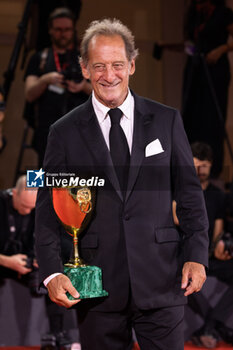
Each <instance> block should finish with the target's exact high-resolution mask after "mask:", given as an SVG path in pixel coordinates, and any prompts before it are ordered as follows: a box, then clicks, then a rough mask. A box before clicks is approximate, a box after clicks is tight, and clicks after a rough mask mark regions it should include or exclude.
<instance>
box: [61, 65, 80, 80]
mask: <svg viewBox="0 0 233 350" xmlns="http://www.w3.org/2000/svg"><path fill="white" fill-rule="evenodd" d="M61 73H62V75H63V76H64V79H65V80H73V81H74V82H75V83H80V82H81V81H82V80H83V75H82V72H81V69H80V68H78V67H77V66H73V67H72V66H68V67H67V69H66V70H63V71H62V72H61Z"/></svg>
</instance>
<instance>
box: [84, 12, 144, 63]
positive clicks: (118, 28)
mask: <svg viewBox="0 0 233 350" xmlns="http://www.w3.org/2000/svg"><path fill="white" fill-rule="evenodd" d="M99 35H104V36H114V35H119V36H120V37H121V38H122V39H123V41H124V43H125V50H126V56H127V58H128V60H129V61H131V60H132V59H135V58H136V57H137V55H138V49H135V43H134V36H133V34H132V32H131V31H130V30H129V28H127V27H126V26H125V25H124V24H123V23H122V22H121V21H120V20H118V19H116V18H113V19H110V18H106V19H103V20H99V21H93V22H91V23H90V25H89V27H88V28H87V29H86V31H85V33H84V36H83V39H82V42H81V46H80V54H81V57H80V61H81V62H82V63H83V64H84V65H87V63H88V47H89V43H90V41H91V39H92V38H93V37H95V36H99Z"/></svg>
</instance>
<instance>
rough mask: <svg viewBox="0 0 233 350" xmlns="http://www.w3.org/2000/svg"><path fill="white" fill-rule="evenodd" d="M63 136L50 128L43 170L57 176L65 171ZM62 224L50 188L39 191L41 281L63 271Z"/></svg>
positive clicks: (37, 229) (37, 228)
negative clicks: (55, 173)
mask: <svg viewBox="0 0 233 350" xmlns="http://www.w3.org/2000/svg"><path fill="white" fill-rule="evenodd" d="M60 139H61V138H60V137H59V135H58V134H57V132H56V131H55V128H53V127H52V128H51V130H50V134H49V138H48V144H47V148H46V154H45V159H44V165H43V170H44V171H46V172H50V173H54V172H60V171H63V170H64V169H65V154H64V148H63V145H62V143H61V142H60ZM60 232H61V224H60V223H59V221H58V219H57V217H56V214H55V212H54V209H53V206H52V199H51V193H50V189H49V188H48V187H47V188H46V186H45V187H43V188H40V189H39V191H38V196H37V203H36V219H35V239H36V254H37V259H38V264H39V273H40V282H42V281H43V280H44V279H45V278H46V277H48V276H50V275H51V274H53V273H56V272H63V265H62V260H61V247H60Z"/></svg>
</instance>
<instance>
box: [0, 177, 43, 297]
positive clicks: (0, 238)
mask: <svg viewBox="0 0 233 350" xmlns="http://www.w3.org/2000/svg"><path fill="white" fill-rule="evenodd" d="M25 187H26V176H21V177H20V178H19V179H18V181H17V183H16V186H15V187H14V188H13V189H8V190H5V191H0V271H1V282H2V280H3V279H4V278H14V279H19V280H20V281H21V282H23V283H25V284H27V285H28V286H29V287H31V291H32V292H33V293H36V287H37V285H36V282H37V281H38V279H37V278H36V277H37V276H36V275H37V272H38V266H37V263H36V261H35V259H34V219H35V215H34V208H35V203H36V196H37V191H36V190H26V189H25Z"/></svg>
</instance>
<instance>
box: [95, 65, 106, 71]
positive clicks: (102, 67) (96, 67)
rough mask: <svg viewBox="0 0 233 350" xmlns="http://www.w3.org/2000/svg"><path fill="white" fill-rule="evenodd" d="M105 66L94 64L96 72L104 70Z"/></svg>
mask: <svg viewBox="0 0 233 350" xmlns="http://www.w3.org/2000/svg"><path fill="white" fill-rule="evenodd" d="M104 68H105V67H104V66H103V65H96V66H94V70H95V71H96V72H103V70H104Z"/></svg>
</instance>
